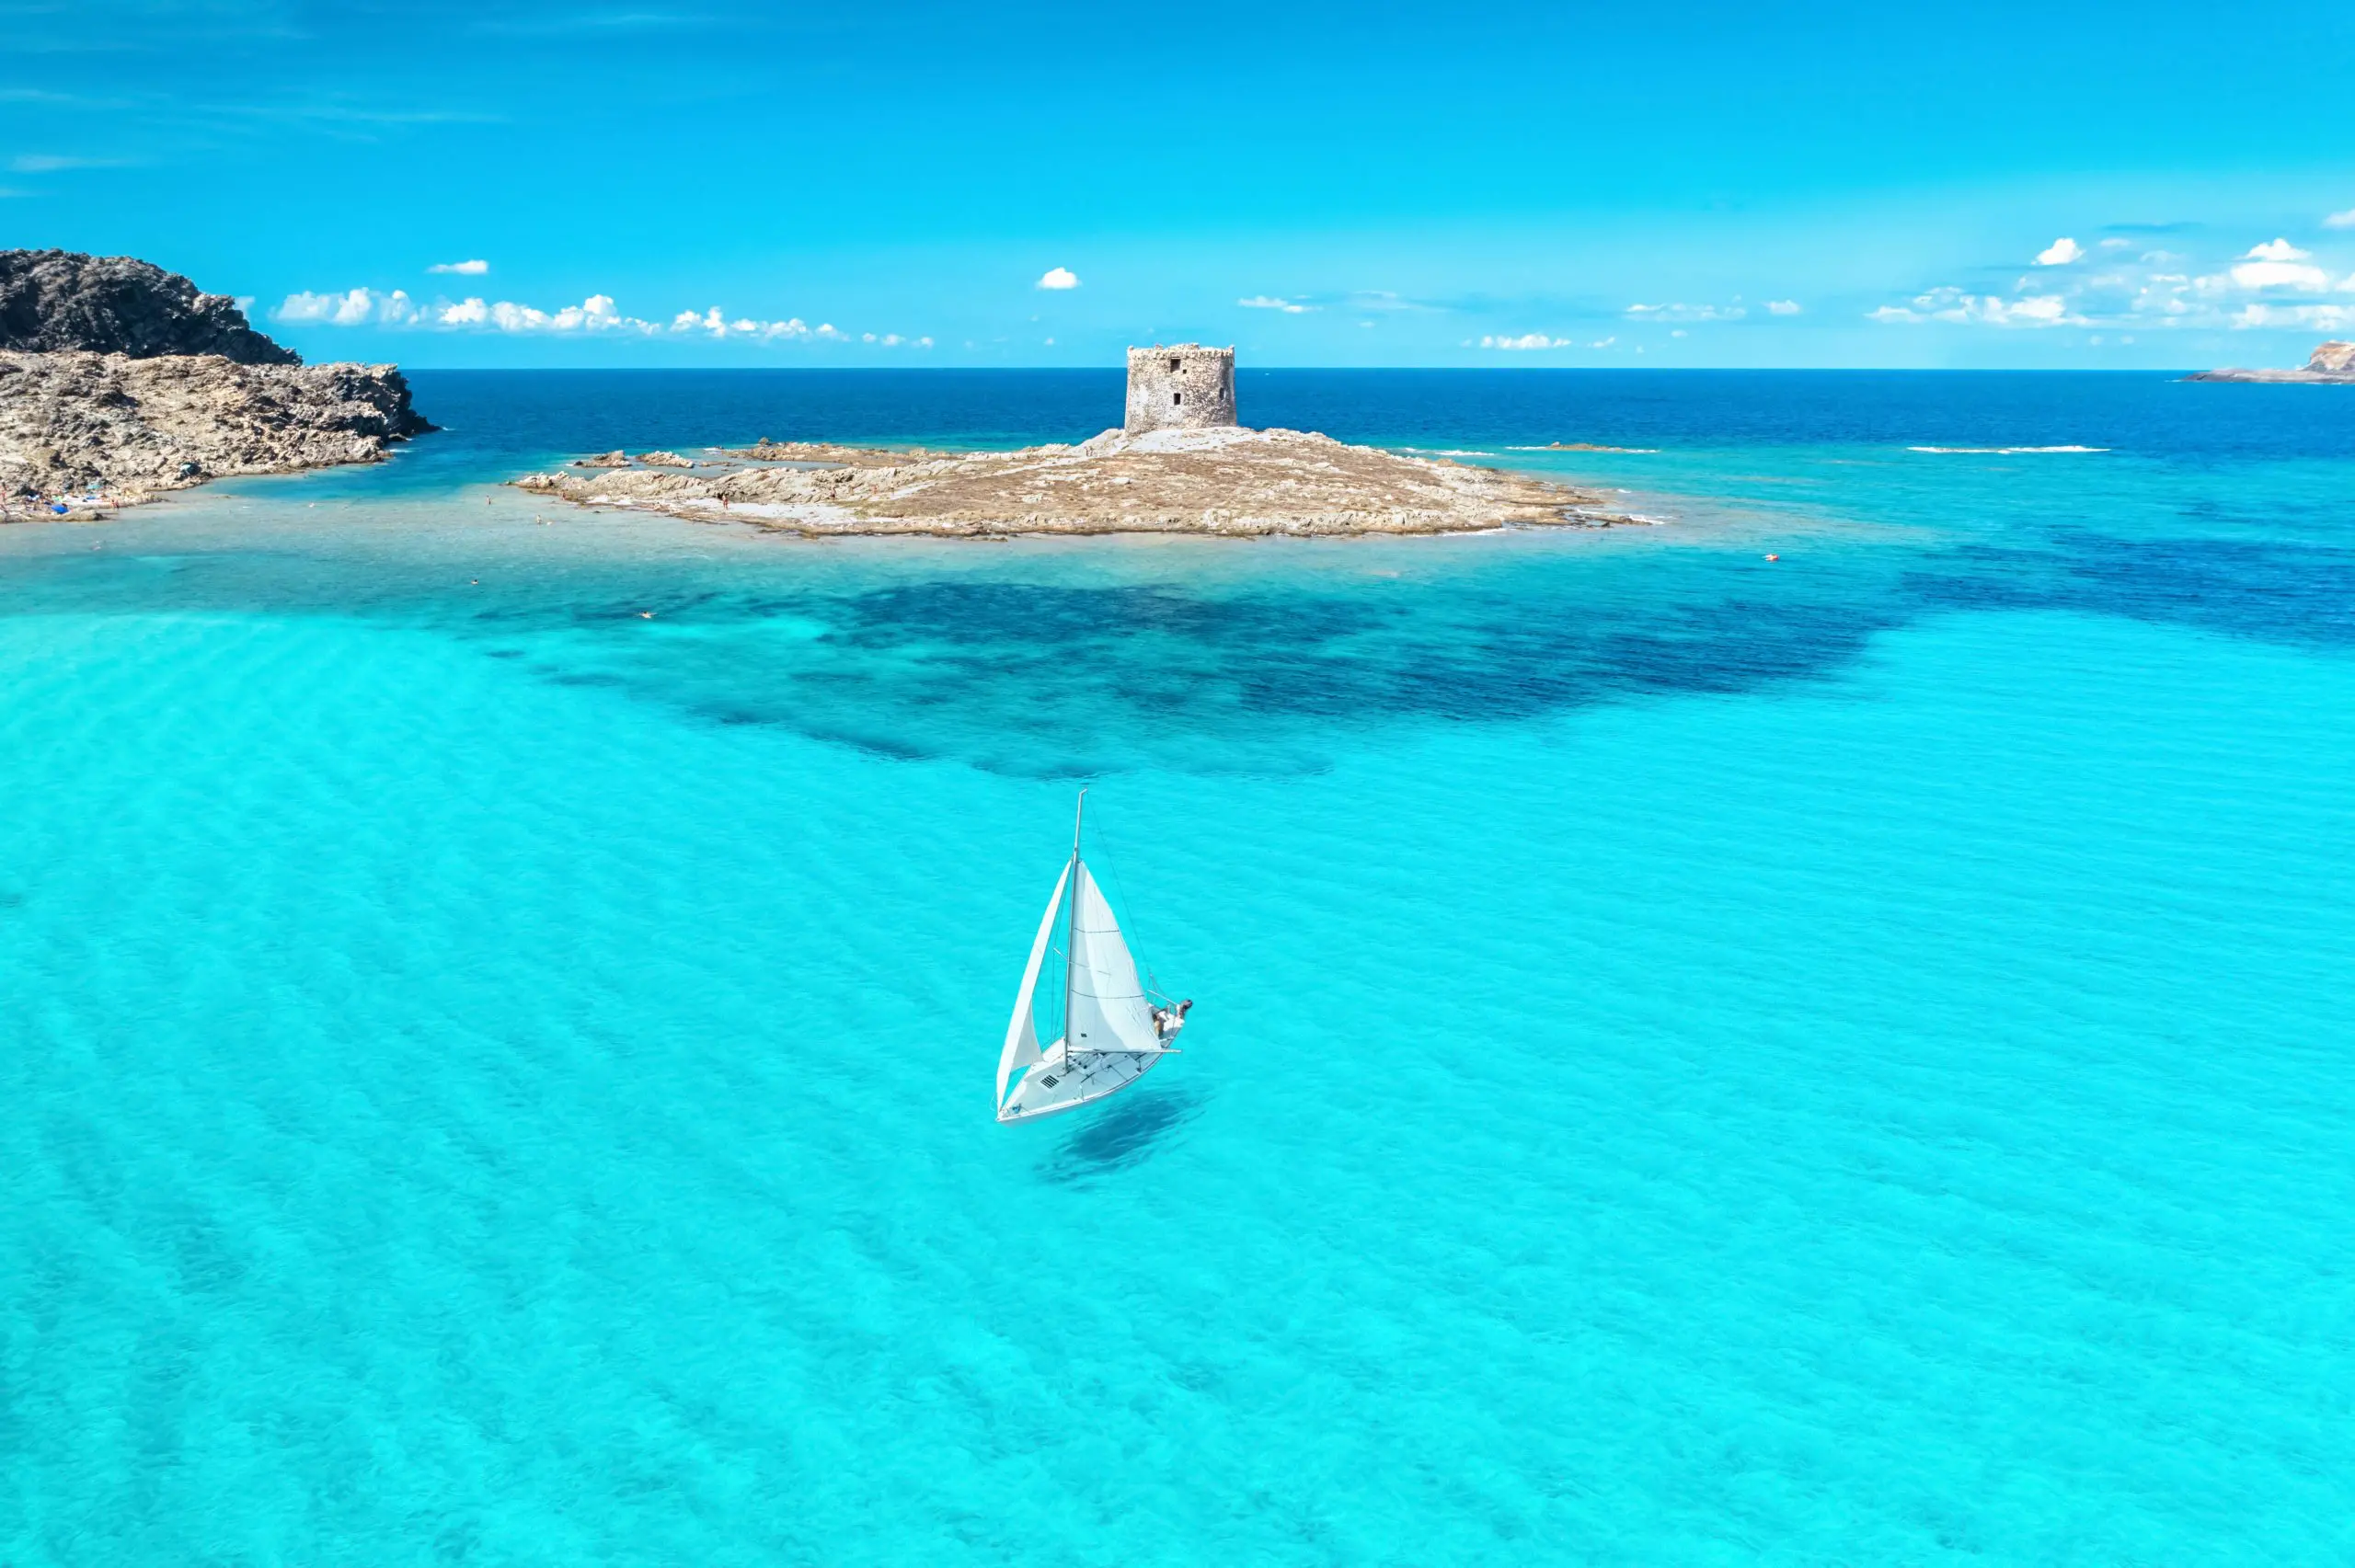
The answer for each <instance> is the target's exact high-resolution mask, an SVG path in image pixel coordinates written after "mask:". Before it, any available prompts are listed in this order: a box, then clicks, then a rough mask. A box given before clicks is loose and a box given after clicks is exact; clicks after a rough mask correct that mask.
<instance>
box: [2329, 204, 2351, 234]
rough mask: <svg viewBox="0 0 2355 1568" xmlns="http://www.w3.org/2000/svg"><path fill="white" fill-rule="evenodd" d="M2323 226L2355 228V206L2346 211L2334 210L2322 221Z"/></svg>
mask: <svg viewBox="0 0 2355 1568" xmlns="http://www.w3.org/2000/svg"><path fill="white" fill-rule="evenodd" d="M2322 226H2323V227H2324V228H2326V229H2355V207H2349V209H2347V211H2346V212H2333V213H2332V214H2331V215H2330V216H2329V217H2327V218H2325V219H2324V220H2323V221H2322Z"/></svg>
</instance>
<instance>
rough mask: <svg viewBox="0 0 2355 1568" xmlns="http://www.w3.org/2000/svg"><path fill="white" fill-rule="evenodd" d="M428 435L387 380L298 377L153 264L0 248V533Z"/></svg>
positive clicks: (216, 304)
mask: <svg viewBox="0 0 2355 1568" xmlns="http://www.w3.org/2000/svg"><path fill="white" fill-rule="evenodd" d="M430 429H433V426H431V424H428V423H427V422H426V420H425V418H423V417H422V416H421V415H419V413H418V412H417V410H416V408H415V407H414V406H412V404H411V401H410V395H409V387H408V381H407V380H406V379H405V378H404V377H403V376H402V375H401V372H399V370H398V369H397V368H396V367H394V366H392V365H359V364H334V365H304V363H303V361H302V358H301V356H299V355H297V354H296V353H295V352H294V351H293V349H287V348H283V347H281V345H279V344H277V343H274V342H272V341H270V338H267V337H265V336H263V335H262V334H261V333H259V332H257V331H255V330H254V329H253V326H251V325H250V324H249V323H248V322H247V320H246V315H245V312H243V311H242V310H240V309H238V308H237V304H236V302H235V301H234V300H230V299H228V298H225V297H224V296H223V295H220V294H208V293H204V292H201V291H200V290H199V289H198V288H197V287H196V285H195V284H193V283H191V282H190V281H189V280H187V279H186V278H183V277H180V276H178V274H177V273H171V272H167V271H165V270H164V269H162V268H160V267H156V266H155V265H154V264H152V263H150V262H145V261H139V260H135V259H133V258H130V257H121V256H106V257H99V256H85V255H81V254H78V253H76V252H72V251H63V250H7V251H0V521H13V520H16V519H20V518H26V517H58V516H66V517H72V516H76V515H88V514H91V513H95V512H98V511H101V510H102V509H110V508H112V507H117V506H127V505H134V504H136V503H138V502H140V501H144V500H148V499H151V498H153V497H154V496H155V495H156V494H159V493H161V492H163V491H167V490H176V489H183V488H186V487H187V486H191V485H200V484H202V483H203V482H204V481H205V480H207V479H212V478H217V477H224V476H227V475H246V474H292V473H296V472H299V471H301V470H304V469H307V468H322V467H328V466H331V465H334V464H344V463H373V462H377V461H380V460H381V459H383V458H384V457H385V448H386V446H387V444H388V443H390V442H394V441H405V440H407V439H408V437H410V436H413V435H417V434H419V433H421V432H423V431H426V430H430Z"/></svg>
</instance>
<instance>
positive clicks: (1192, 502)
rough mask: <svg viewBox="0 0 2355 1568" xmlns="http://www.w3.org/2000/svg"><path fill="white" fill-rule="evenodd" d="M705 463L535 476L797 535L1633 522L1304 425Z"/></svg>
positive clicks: (528, 482)
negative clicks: (985, 448)
mask: <svg viewBox="0 0 2355 1568" xmlns="http://www.w3.org/2000/svg"><path fill="white" fill-rule="evenodd" d="M724 457H725V461H721V462H716V463H713V464H709V465H707V467H705V468H703V469H701V470H699V471H697V472H695V473H693V474H681V473H676V472H664V471H661V470H658V469H653V468H626V469H613V470H606V471H602V472H595V473H583V472H580V470H578V469H577V468H576V469H573V470H570V471H559V472H557V473H554V474H534V475H527V476H525V477H523V478H522V479H518V480H516V481H514V483H515V484H516V485H517V486H521V487H522V488H523V489H526V490H530V491H533V492H534V493H537V494H543V495H548V496H553V497H555V498H558V499H562V500H567V501H573V502H577V503H580V504H581V505H584V506H613V507H629V508H640V509H647V510H649V511H659V512H667V513H669V514H671V515H672V516H675V517H684V518H691V519H695V520H697V521H710V522H718V521H742V522H748V523H753V524H757V525H759V526H762V527H766V528H775V529H783V530H789V531H791V532H798V533H810V534H838V533H931V534H961V535H973V536H994V535H1002V534H1008V533H1214V534H1230V535H1252V534H1270V533H1290V534H1338V533H1453V532H1469V531H1472V530H1477V529H1489V528H1500V527H1504V526H1507V525H1509V524H1516V523H1526V524H1574V525H1583V526H1587V527H1597V526H1604V525H1608V524H1611V523H1614V522H1628V521H1636V520H1634V519H1631V518H1627V517H1625V516H1623V515H1620V514H1617V513H1614V512H1611V511H1606V510H1604V509H1603V498H1602V497H1601V496H1598V495H1594V494H1592V493H1590V492H1587V491H1582V490H1576V489H1572V488H1570V487H1569V486H1564V485H1557V484H1552V483H1549V482H1548V481H1545V480H1543V479H1536V478H1532V477H1529V476H1528V475H1518V474H1508V473H1504V472H1501V471H1499V470H1497V469H1493V468H1476V467H1468V466H1466V465H1465V464H1457V463H1449V462H1435V461H1433V460H1431V459H1429V458H1421V457H1411V456H1407V455H1406V454H1404V453H1400V452H1384V451H1380V450H1378V449H1376V448H1373V447H1362V446H1347V445H1344V444H1343V443H1341V442H1339V441H1334V440H1333V439H1332V438H1331V437H1329V436H1321V435H1311V434H1304V433H1303V432H1301V431H1298V430H1250V429H1238V428H1235V427H1232V426H1230V427H1227V428H1225V429H1200V430H1182V429H1181V430H1155V431H1153V432H1150V433H1148V434H1144V435H1135V436H1132V435H1126V434H1123V433H1122V432H1120V431H1119V430H1107V431H1105V432H1104V433H1103V434H1102V435H1100V436H1097V437H1096V438H1095V439H1094V440H1092V441H1085V442H1082V443H1081V444H1080V445H1078V446H1042V447H1031V448H1028V449H1027V450H1025V451H1021V452H966V453H945V452H892V451H887V450H881V449H877V448H871V447H844V446H835V445H832V444H830V443H817V442H810V443H804V442H798V441H785V442H779V441H766V440H764V441H761V442H760V443H759V444H758V445H756V446H754V447H751V448H748V449H742V450H740V451H738V452H729V453H726V454H724Z"/></svg>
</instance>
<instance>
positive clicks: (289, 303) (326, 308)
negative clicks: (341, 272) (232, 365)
mask: <svg viewBox="0 0 2355 1568" xmlns="http://www.w3.org/2000/svg"><path fill="white" fill-rule="evenodd" d="M375 310H376V303H375V296H374V295H373V294H371V293H370V292H368V291H367V290H365V289H350V290H347V291H345V292H342V293H339V294H334V293H329V294H314V293H310V292H303V293H299V294H289V295H287V296H286V298H285V300H284V301H283V302H282V303H281V304H280V305H279V307H278V309H277V310H275V311H273V312H272V313H271V315H274V316H275V317H276V318H277V319H278V320H280V321H284V322H301V323H317V324H319V325H321V326H359V325H360V324H361V323H362V322H363V321H366V320H367V319H368V318H369V317H370V316H371V315H374V314H375Z"/></svg>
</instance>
